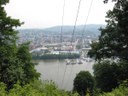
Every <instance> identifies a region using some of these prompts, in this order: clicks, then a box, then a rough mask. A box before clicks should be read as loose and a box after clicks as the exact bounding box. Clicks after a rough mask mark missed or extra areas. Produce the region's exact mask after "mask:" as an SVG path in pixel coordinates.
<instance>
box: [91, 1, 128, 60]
mask: <svg viewBox="0 0 128 96" xmlns="http://www.w3.org/2000/svg"><path fill="white" fill-rule="evenodd" d="M127 11H128V1H127V0H116V3H115V6H114V8H113V10H112V11H110V10H109V11H108V12H107V16H106V18H107V20H106V22H107V26H106V27H105V28H104V29H100V30H101V36H100V37H99V42H97V43H96V42H95V43H93V44H92V46H91V47H92V50H90V52H89V54H91V56H95V57H96V59H98V60H99V59H102V58H113V57H114V58H115V57H116V58H117V57H118V58H120V59H124V60H128V56H127V54H128V18H127V16H128V12H127Z"/></svg>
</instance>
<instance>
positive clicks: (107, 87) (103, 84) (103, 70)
mask: <svg viewBox="0 0 128 96" xmlns="http://www.w3.org/2000/svg"><path fill="white" fill-rule="evenodd" d="M93 69H94V76H95V80H96V87H97V88H99V89H101V90H102V91H105V92H108V91H111V90H112V88H115V87H116V86H118V81H117V75H118V74H117V72H118V70H119V68H118V66H117V65H116V63H114V62H110V61H103V62H99V63H97V64H95V65H94V66H93Z"/></svg>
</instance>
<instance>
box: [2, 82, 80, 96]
mask: <svg viewBox="0 0 128 96" xmlns="http://www.w3.org/2000/svg"><path fill="white" fill-rule="evenodd" d="M0 89H1V90H0V96H79V95H78V94H77V93H74V94H72V93H70V94H69V93H67V92H65V91H62V90H59V89H58V88H57V87H56V86H55V84H54V83H53V82H49V81H44V82H43V83H42V82H41V81H37V80H36V81H34V82H31V83H30V84H26V85H25V86H20V84H19V83H17V84H15V85H14V87H13V88H12V89H11V90H10V91H9V92H7V91H6V90H5V89H6V85H5V84H4V83H0Z"/></svg>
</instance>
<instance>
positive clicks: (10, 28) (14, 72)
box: [0, 0, 39, 90]
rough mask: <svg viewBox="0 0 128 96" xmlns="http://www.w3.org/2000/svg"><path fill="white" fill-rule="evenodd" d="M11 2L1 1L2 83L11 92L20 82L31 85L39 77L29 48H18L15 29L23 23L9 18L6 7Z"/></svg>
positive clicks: (0, 52) (21, 46)
mask: <svg viewBox="0 0 128 96" xmlns="http://www.w3.org/2000/svg"><path fill="white" fill-rule="evenodd" d="M8 2H9V0H0V82H3V83H5V84H6V85H7V88H6V89H7V90H10V89H11V88H12V87H13V85H14V84H15V83H16V82H17V81H19V82H20V83H21V84H22V85H23V84H26V83H29V82H30V81H31V80H33V78H36V79H37V78H38V77H39V75H38V73H37V72H36V71H35V69H34V64H33V63H31V58H30V53H29V50H28V46H27V45H26V46H25V45H24V44H23V45H20V46H17V44H16V41H17V39H18V37H17V33H18V32H17V31H15V30H14V28H16V27H18V26H20V25H21V24H22V23H20V21H19V20H18V19H12V18H11V17H9V16H7V14H6V12H5V10H4V5H6V4H7V3H8Z"/></svg>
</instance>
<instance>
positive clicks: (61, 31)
mask: <svg viewBox="0 0 128 96" xmlns="http://www.w3.org/2000/svg"><path fill="white" fill-rule="evenodd" d="M65 2H66V0H64V3H63V9H62V10H63V12H62V25H61V30H60V43H62V41H63V39H62V35H63V34H62V33H63V25H64V13H65V12H64V11H65ZM60 46H61V45H60ZM58 77H59V63H58V69H57V80H58Z"/></svg>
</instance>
